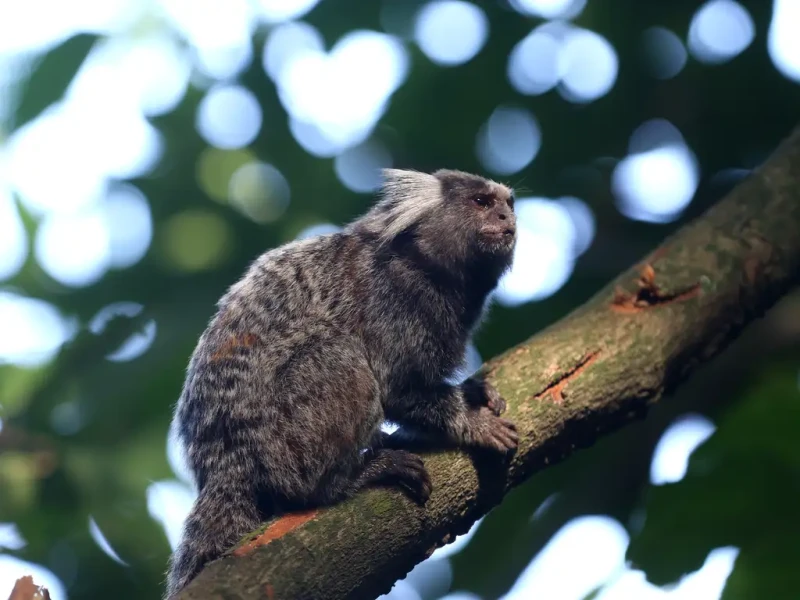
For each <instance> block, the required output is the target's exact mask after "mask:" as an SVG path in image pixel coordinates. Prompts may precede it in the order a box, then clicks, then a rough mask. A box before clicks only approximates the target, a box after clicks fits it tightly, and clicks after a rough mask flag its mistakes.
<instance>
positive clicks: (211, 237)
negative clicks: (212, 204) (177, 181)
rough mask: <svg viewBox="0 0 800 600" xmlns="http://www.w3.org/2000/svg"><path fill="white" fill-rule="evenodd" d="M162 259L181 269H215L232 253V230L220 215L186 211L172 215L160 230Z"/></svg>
mask: <svg viewBox="0 0 800 600" xmlns="http://www.w3.org/2000/svg"><path fill="white" fill-rule="evenodd" d="M160 237H161V240H162V242H163V246H162V249H163V252H164V259H165V260H166V262H167V263H168V264H170V265H172V266H173V267H174V268H176V269H179V270H181V271H189V272H193V271H204V270H208V269H214V268H216V267H218V266H219V265H221V264H222V263H224V262H225V261H226V260H227V259H228V258H229V257H230V255H231V252H232V250H233V243H234V239H235V236H234V232H233V230H232V229H231V226H230V224H229V223H228V222H227V221H225V219H223V218H222V217H220V216H219V215H217V214H215V213H212V212H209V211H205V210H201V209H192V210H186V211H183V212H181V213H178V214H176V215H173V216H172V217H170V218H169V220H168V221H167V222H166V223H165V224H164V226H163V229H162V230H161V236H160Z"/></svg>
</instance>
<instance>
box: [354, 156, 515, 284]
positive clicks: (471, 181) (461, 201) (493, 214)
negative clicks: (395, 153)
mask: <svg viewBox="0 0 800 600" xmlns="http://www.w3.org/2000/svg"><path fill="white" fill-rule="evenodd" d="M383 175H384V184H383V189H382V197H381V199H380V201H379V202H378V203H377V204H376V205H375V206H374V207H373V208H372V210H370V211H369V212H368V213H367V214H366V215H365V216H364V217H362V218H361V219H359V220H358V221H356V223H354V226H355V227H357V228H360V229H362V230H366V231H368V232H370V233H371V234H373V235H377V236H378V237H379V238H380V239H381V240H382V242H383V243H384V244H390V245H392V246H393V247H399V246H404V245H407V244H408V243H411V244H412V246H411V248H412V249H416V250H418V251H420V252H421V253H422V254H423V255H425V256H426V257H428V259H429V260H433V261H435V262H436V263H438V264H440V265H441V266H442V267H445V268H447V269H450V270H456V271H459V270H463V269H465V268H466V269H469V268H472V267H474V268H480V269H484V268H488V269H489V270H490V271H492V272H496V273H497V274H498V276H499V273H502V272H503V271H505V270H506V269H507V268H508V267H509V266H510V265H511V259H512V256H513V253H514V244H515V242H516V217H515V215H514V193H513V191H512V190H511V189H510V188H508V187H506V186H505V185H502V184H500V183H497V182H495V181H491V180H489V179H484V178H483V177H479V176H478V175H472V174H470V173H464V172H462V171H453V170H449V169H441V170H439V171H436V172H435V173H432V174H429V173H420V172H418V171H406V170H399V169H386V170H384V172H383Z"/></svg>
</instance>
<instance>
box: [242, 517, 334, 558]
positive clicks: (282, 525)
mask: <svg viewBox="0 0 800 600" xmlns="http://www.w3.org/2000/svg"><path fill="white" fill-rule="evenodd" d="M317 514H319V511H318V510H306V511H303V512H298V513H291V514H288V515H286V516H284V517H281V518H280V519H278V520H277V521H275V522H274V523H273V524H272V525H270V526H269V527H267V528H266V529H265V530H264V532H263V533H262V534H260V535H259V536H258V537H256V538H254V539H252V540H250V541H249V542H247V543H246V544H242V545H241V546H239V547H238V548H236V550H234V551H233V552H232V553H231V554H233V555H234V556H244V555H246V554H250V553H251V552H252V551H253V550H255V549H256V548H258V547H259V546H265V545H266V544H269V543H270V542H271V541H273V540H277V539H278V538H280V537H283V536H284V535H286V534H287V533H289V532H290V531H294V530H295V529H297V528H298V527H300V526H301V525H305V524H306V523H308V522H309V521H311V520H312V519H313V518H314V517H316V516H317Z"/></svg>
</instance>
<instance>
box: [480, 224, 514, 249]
mask: <svg viewBox="0 0 800 600" xmlns="http://www.w3.org/2000/svg"><path fill="white" fill-rule="evenodd" d="M480 237H481V241H482V242H483V244H484V245H485V246H486V247H487V248H488V249H489V250H491V251H495V252H496V251H498V250H503V251H507V250H510V249H511V248H512V247H513V246H514V242H515V241H516V231H515V230H514V228H513V227H506V228H505V229H484V230H483V231H481V235H480Z"/></svg>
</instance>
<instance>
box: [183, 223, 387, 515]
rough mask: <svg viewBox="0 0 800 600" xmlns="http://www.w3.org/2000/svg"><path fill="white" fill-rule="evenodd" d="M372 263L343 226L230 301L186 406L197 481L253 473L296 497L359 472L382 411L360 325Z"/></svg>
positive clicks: (267, 258)
mask: <svg viewBox="0 0 800 600" xmlns="http://www.w3.org/2000/svg"><path fill="white" fill-rule="evenodd" d="M369 261H370V256H369V253H368V249H367V248H365V247H363V246H362V245H359V244H358V243H357V242H356V240H354V239H353V238H352V237H350V236H347V235H345V234H334V235H329V236H321V237H318V238H314V239H310V240H304V241H300V242H294V243H291V244H288V245H286V246H283V247H280V248H277V249H275V250H272V251H269V252H267V253H265V254H264V255H262V256H261V257H259V258H258V259H257V260H256V261H255V262H254V263H253V264H252V265H251V267H250V268H249V269H248V271H247V273H246V274H245V276H244V277H243V278H242V279H241V280H240V281H239V282H238V283H236V284H235V285H234V286H232V287H231V289H230V290H229V291H228V293H227V294H226V295H225V296H224V297H223V298H222V299H221V300H220V303H219V311H218V313H217V314H216V316H215V317H214V318H213V320H212V321H211V323H210V325H209V327H208V329H207V330H206V332H205V333H204V334H203V336H202V337H201V339H200V342H199V343H198V346H197V349H196V350H195V353H194V355H193V357H192V360H191V363H190V365H189V369H188V372H187V378H186V383H185V385H184V390H183V394H182V395H181V398H180V401H179V404H178V409H177V411H176V425H177V433H178V436H179V438H180V441H181V442H182V443H183V446H184V449H185V453H186V458H187V459H188V464H189V467H190V468H191V470H192V471H193V473H194V476H195V478H196V482H197V484H198V487H200V488H201V489H202V487H203V486H204V485H205V484H206V483H207V481H208V480H209V479H213V478H217V477H219V478H232V477H235V478H247V479H249V480H250V481H253V482H255V483H256V485H257V487H259V488H260V489H262V490H263V491H264V492H267V493H268V494H270V495H271V496H273V497H274V498H276V499H277V500H275V501H276V502H279V503H280V502H284V503H286V504H287V505H289V506H291V505H292V504H293V503H295V502H302V501H306V500H314V501H325V498H324V497H323V498H318V497H317V495H318V494H323V495H324V493H325V489H326V487H328V486H329V484H330V482H326V481H325V482H324V480H325V478H326V476H329V475H330V476H333V474H334V473H339V474H340V475H337V476H342V477H345V476H349V473H348V472H347V471H348V469H347V465H348V464H350V463H352V464H353V465H354V466H355V465H356V464H357V462H358V450H359V449H360V448H362V447H364V446H366V445H367V444H368V443H369V442H370V440H371V438H372V436H373V435H374V434H375V433H376V432H377V431H378V428H379V426H380V423H381V422H382V420H383V413H382V409H381V403H380V393H381V390H380V385H379V383H378V382H377V380H376V379H375V377H374V375H373V374H372V371H371V368H370V365H369V361H368V358H367V352H366V349H365V348H364V343H363V339H362V337H361V335H360V334H359V329H360V327H361V323H362V319H363V317H362V314H363V312H362V311H363V302H361V300H362V299H361V298H360V296H361V295H362V294H363V289H364V288H363V279H364V276H365V273H366V271H367V270H368V268H369ZM321 482H324V485H320V483H321Z"/></svg>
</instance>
